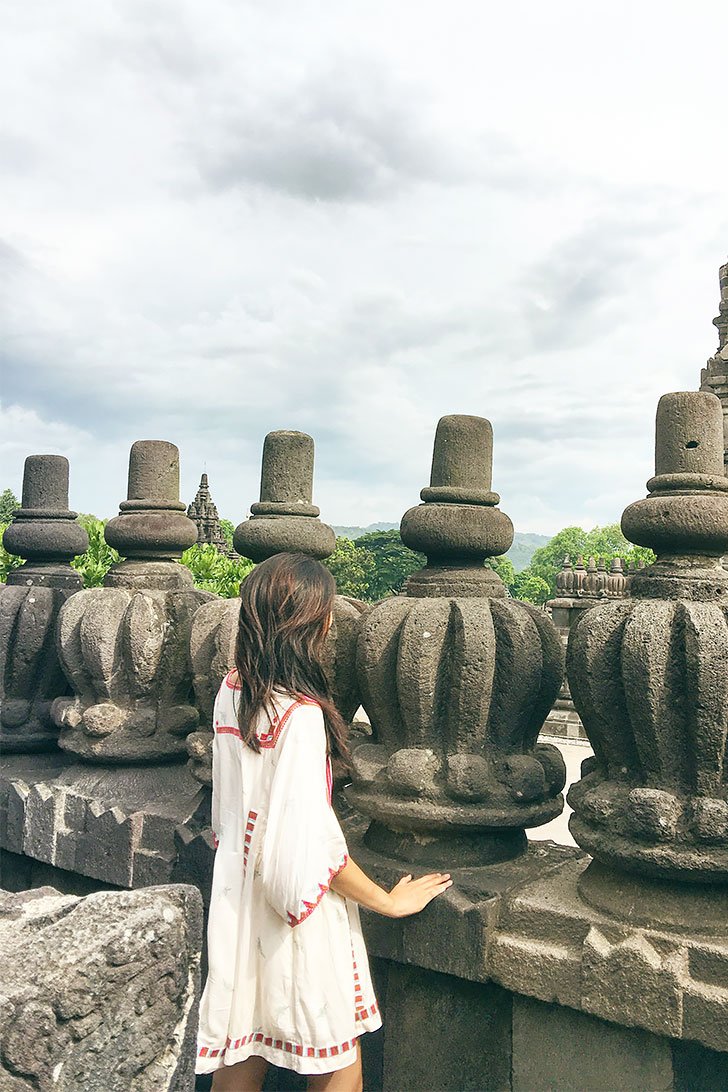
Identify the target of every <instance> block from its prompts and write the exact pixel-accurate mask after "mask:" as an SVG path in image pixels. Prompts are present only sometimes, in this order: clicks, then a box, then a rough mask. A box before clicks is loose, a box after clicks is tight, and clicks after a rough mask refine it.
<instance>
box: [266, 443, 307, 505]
mask: <svg viewBox="0 0 728 1092" xmlns="http://www.w3.org/2000/svg"><path fill="white" fill-rule="evenodd" d="M313 454H314V446H313V438H312V437H311V436H308V435H307V434H306V433H305V432H292V431H289V430H285V429H283V430H281V431H279V432H269V433H268V435H267V436H266V438H265V442H264V444H263V465H262V467H261V474H260V500H261V503H271V502H272V503H274V504H293V505H300V504H311V501H312V498H313Z"/></svg>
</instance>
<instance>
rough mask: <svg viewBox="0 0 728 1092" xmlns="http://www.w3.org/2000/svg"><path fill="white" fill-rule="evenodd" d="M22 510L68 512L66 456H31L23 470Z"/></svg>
mask: <svg viewBox="0 0 728 1092" xmlns="http://www.w3.org/2000/svg"><path fill="white" fill-rule="evenodd" d="M21 508H48V509H52V510H54V511H63V510H66V511H67V510H68V459H67V458H66V457H65V455H29V456H28V458H27V459H26V460H25V468H24V470H23V501H22V504H21Z"/></svg>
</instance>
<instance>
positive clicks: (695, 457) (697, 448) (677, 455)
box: [655, 391, 724, 478]
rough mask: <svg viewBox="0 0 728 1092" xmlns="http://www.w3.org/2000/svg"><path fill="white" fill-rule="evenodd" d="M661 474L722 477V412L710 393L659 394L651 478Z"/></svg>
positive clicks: (714, 397) (717, 401)
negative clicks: (653, 468)
mask: <svg viewBox="0 0 728 1092" xmlns="http://www.w3.org/2000/svg"><path fill="white" fill-rule="evenodd" d="M662 474H707V475H716V476H718V477H721V478H722V477H723V474H724V467H723V411H722V408H721V404H720V401H719V400H718V398H716V396H715V395H714V394H710V393H709V392H707V391H678V392H675V393H673V394H663V396H662V398H661V399H660V401H659V403H658V406H657V422H656V428H655V475H656V476H660V475H662Z"/></svg>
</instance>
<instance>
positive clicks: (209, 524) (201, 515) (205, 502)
mask: <svg viewBox="0 0 728 1092" xmlns="http://www.w3.org/2000/svg"><path fill="white" fill-rule="evenodd" d="M187 518H188V519H191V520H192V522H193V523H194V524H195V526H196V527H197V544H198V546H204V545H210V546H217V548H218V550H220V552H221V553H223V554H227V556H228V557H232V556H233V555H234V550H232V549H231V548H230V546H228V543H227V539H226V538H225V535H224V534H223V533H222V527H221V526H220V516H219V515H218V512H217V505H216V504H215V502H214V501H213V499H212V497H211V496H210V486H209V485H208V483H207V474H203V475H202V477H201V478H200V488H199V489H198V490H197V494H196V496H195V499H194V500H193V501H192V504H191V505H190V506H189V507H188V509H187Z"/></svg>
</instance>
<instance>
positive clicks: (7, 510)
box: [0, 489, 20, 529]
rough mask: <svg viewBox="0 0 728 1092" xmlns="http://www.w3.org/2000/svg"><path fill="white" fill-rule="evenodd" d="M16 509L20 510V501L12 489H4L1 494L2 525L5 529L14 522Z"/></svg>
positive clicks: (0, 516) (0, 517) (0, 512)
mask: <svg viewBox="0 0 728 1092" xmlns="http://www.w3.org/2000/svg"><path fill="white" fill-rule="evenodd" d="M16 508H20V501H19V500H18V498H17V497H16V496H15V494H14V493H13V491H12V489H3V491H2V493H0V523H1V524H3V529H4V528H5V526H7V524H8V523H10V522H11V521H12V518H13V514H14V512H15V509H16Z"/></svg>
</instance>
